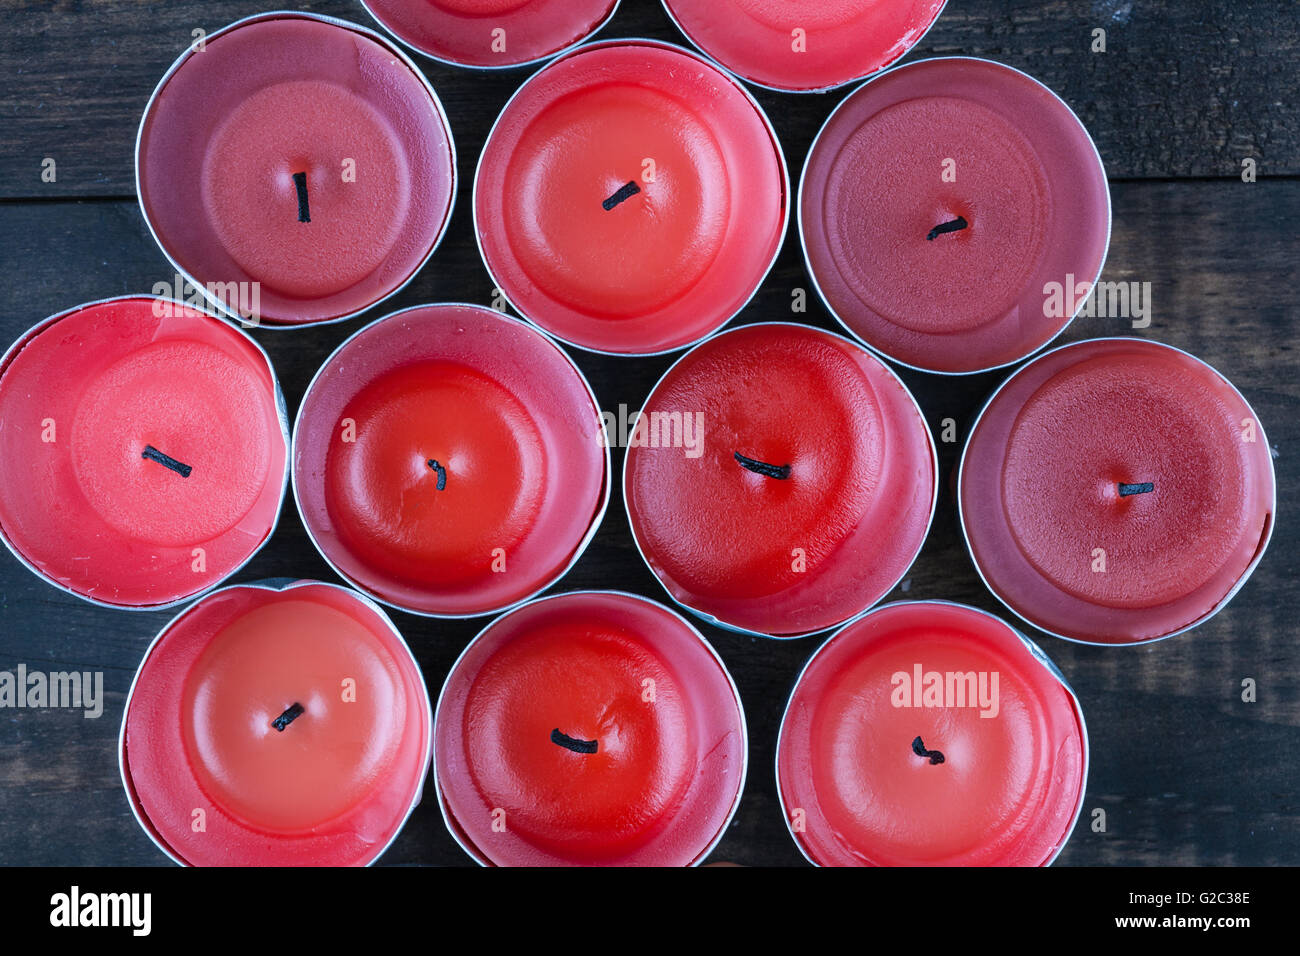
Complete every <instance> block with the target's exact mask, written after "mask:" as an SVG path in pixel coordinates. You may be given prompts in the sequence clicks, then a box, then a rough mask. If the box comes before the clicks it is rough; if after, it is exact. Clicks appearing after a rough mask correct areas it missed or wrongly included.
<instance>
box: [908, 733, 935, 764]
mask: <svg viewBox="0 0 1300 956" xmlns="http://www.w3.org/2000/svg"><path fill="white" fill-rule="evenodd" d="M912 753H914V754H916V755H917V756H918V757H929V758H930V763H932V764H934V763H943V754H942V753H941V752H940V751H938V750H926V749H925V744H923V743H921V738H920V737H917V738H916V739H915V740H913V741H912Z"/></svg>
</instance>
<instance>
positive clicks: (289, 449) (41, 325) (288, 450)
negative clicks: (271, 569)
mask: <svg viewBox="0 0 1300 956" xmlns="http://www.w3.org/2000/svg"><path fill="white" fill-rule="evenodd" d="M133 299H145V300H158V301H162V302H167V303H169V304H170V306H171V307H172V308H173V309H188V310H190V311H192V312H198V313H201V314H202V315H205V316H207V317H208V318H209V319H211V320H212V321H214V322H220V323H221V324H222V325H224V326H226V327H228V328H230V329H231V330H232V331H234V332H235V333H236V334H237V335H240V336H242V337H243V338H244V339H245V340H246V341H247V342H248V344H250V345H252V347H253V348H254V349H256V350H257V354H258V355H260V356H261V357H262V361H263V362H264V363H265V364H266V371H267V374H268V375H269V376H270V378H271V390H272V395H273V396H274V398H275V417H276V420H277V421H278V422H279V423H280V438H281V440H282V441H283V442H284V474H283V475H281V476H280V497H279V498H278V499H277V501H276V505H275V514H274V515H272V516H271V525H270V527H269V528H268V529H267V532H266V537H264V538H263V539H262V540H261V541H260V542H258V544H257V546H256V547H255V548H253V550H252V551H250V552H249V553H248V557H246V558H244V560H243V561H241V562H240V563H239V564H238V565H236V566H235V567H233V568H231V569H230V571H229V572H227V573H226V574H225V575H223V576H222V577H220V578H218V579H217V580H216V581H213V582H212V583H211V584H209V585H208V586H207V587H205V588H203V589H201V590H198V591H194V592H193V593H191V594H186V595H183V596H181V597H178V598H174V599H173V600H170V601H165V602H163V603H161V604H114V603H112V602H110V601H105V600H103V599H102V598H97V597H93V596H91V595H89V594H82V593H81V592H80V591H76V590H74V589H72V588H71V587H68V585H66V584H64V583H63V582H61V581H56V580H55V579H54V578H52V577H50V576H49V575H47V574H46V573H45V572H44V571H42V570H40V569H39V568H37V567H36V566H35V565H34V564H32V562H31V561H29V560H27V557H26V556H25V555H24V554H22V552H20V551H19V550H18V548H17V546H16V545H15V544H14V543H13V542H12V541H10V540H9V535H8V533H7V532H6V531H5V529H4V526H3V525H0V542H3V543H4V546H5V548H7V549H8V551H9V553H10V554H12V555H13V556H14V557H15V558H17V559H18V561H19V562H20V563H21V564H22V565H23V567H25V568H27V570H29V571H31V572H32V573H33V574H34V575H36V576H37V577H38V578H40V579H41V580H42V581H44V582H45V583H46V584H49V585H52V586H53V587H56V588H58V589H59V590H60V591H65V592H67V593H68V594H71V595H73V596H74V597H79V598H81V599H82V600H83V601H88V602H89V603H91V604H95V605H98V606H99V607H107V608H112V609H113V610H116V611H164V610H166V609H168V608H173V607H176V606H177V605H180V604H185V603H186V602H188V601H194V600H198V599H199V598H202V597H205V596H206V595H208V594H211V593H212V592H213V591H215V590H217V589H218V588H221V587H222V586H223V585H225V582H227V581H229V580H230V579H231V578H232V577H234V576H235V575H236V574H238V573H239V572H240V571H242V570H243V569H244V568H245V567H246V566H247V565H248V562H250V561H252V560H253V558H255V557H257V555H258V553H259V552H260V551H261V550H262V549H263V548H265V547H266V545H267V543H268V542H269V541H270V540H271V538H272V536H273V535H274V534H275V529H276V528H278V527H279V526H280V515H281V514H282V513H283V512H284V498H285V493H286V492H287V490H288V488H289V473H290V466H291V464H292V460H293V444H292V442H291V440H290V436H289V412H288V409H287V407H286V406H285V401H284V392H283V391H281V389H280V379H279V378H278V377H277V376H276V374H275V366H274V365H272V364H271V356H269V355H268V354H267V353H266V349H264V348H262V346H261V344H260V343H259V342H258V341H257V339H255V338H253V337H252V336H251V335H249V334H248V332H247V331H246V330H244V329H242V328H240V327H239V326H238V325H237V324H236V323H234V322H232V321H230V319H229V318H228V317H226V316H224V315H218V314H216V313H214V312H213V311H212V310H211V309H206V308H198V307H195V306H192V305H187V304H186V303H184V302H178V301H177V300H176V299H173V298H171V297H170V296H163V295H153V294H148V293H139V294H135V295H131V294H127V295H115V296H110V297H109V298H107V299H96V300H94V301H93V302H83V303H81V304H80V305H74V306H73V307H72V308H70V309H64V310H63V311H62V312H56V313H55V314H54V315H51V316H47V317H46V318H44V319H42V320H41V321H39V322H37V323H36V324H35V325H33V326H32V327H31V328H30V329H28V330H27V331H26V332H24V333H23V334H22V335H20V336H18V338H17V339H16V340H15V341H14V342H13V344H12V345H10V346H9V348H7V349H6V350H5V352H4V354H3V355H0V376H3V375H4V373H5V370H6V369H7V368H8V367H9V364H10V362H12V361H13V359H14V357H15V356H16V355H17V354H18V353H19V352H20V351H22V350H23V349H24V348H26V347H27V345H28V343H30V342H31V341H32V340H33V339H34V338H36V336H38V335H40V334H41V333H42V332H44V331H45V329H46V327H47V326H51V325H53V324H54V323H56V322H59V321H62V320H63V319H66V318H68V317H69V316H71V315H73V314H74V313H77V312H83V311H85V310H86V309H91V308H94V307H96V306H100V305H107V304H109V303H110V302H122V301H126V300H133Z"/></svg>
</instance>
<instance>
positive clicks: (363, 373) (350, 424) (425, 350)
mask: <svg viewBox="0 0 1300 956" xmlns="http://www.w3.org/2000/svg"><path fill="white" fill-rule="evenodd" d="M609 469H610V461H609V449H608V448H607V447H605V444H604V431H603V428H602V419H601V417H600V411H599V409H598V406H597V404H596V398H595V396H594V395H593V394H592V391H591V388H590V386H588V384H587V382H586V380H585V379H584V378H583V377H582V373H581V372H579V371H578V368H577V366H575V365H574V364H573V362H572V361H571V360H570V359H569V357H568V356H567V355H565V354H564V353H563V352H562V351H561V350H560V349H559V348H558V347H557V346H556V345H555V344H554V343H553V342H551V341H550V340H549V339H547V338H546V337H545V336H543V335H542V334H541V333H539V332H537V331H535V330H534V329H532V328H531V327H529V326H528V325H526V324H525V323H523V322H521V321H519V320H518V319H513V318H510V317H508V316H505V315H502V314H501V313H499V312H495V311H493V310H491V309H486V308H481V307H479V306H472V305H433V306H422V307H417V308H414V309H407V310H405V311H402V312H397V313H395V314H393V315H390V316H387V317H385V318H382V319H379V320H377V321H375V322H373V323H371V324H370V325H368V326H366V327H365V328H364V329H362V330H361V331H360V332H358V333H356V334H355V335H353V336H352V337H351V338H350V339H348V340H347V341H346V342H344V343H343V345H341V346H340V347H339V348H338V350H337V351H335V352H334V354H333V355H331V356H330V357H329V359H328V360H326V362H325V364H324V366H323V367H322V368H321V370H320V371H319V372H318V373H317V375H316V377H315V379H314V380H313V381H312V383H311V385H310V386H309V387H308V388H307V392H306V394H305V395H304V396H303V400H302V405H301V407H300V409H299V412H298V421H297V424H296V426H295V429H294V451H293V486H294V493H295V495H296V497H297V501H298V507H299V511H300V513H301V514H302V518H303V524H304V525H305V526H306V528H307V532H308V534H310V535H311V538H312V540H313V541H314V542H315V543H316V546H317V547H318V548H319V549H320V552H321V554H322V555H324V557H325V559H326V560H327V561H328V562H329V563H330V564H331V565H332V566H333V567H334V569H335V570H336V571H338V572H339V574H341V575H342V576H343V577H344V578H346V579H347V580H348V581H349V582H351V583H353V584H354V585H356V586H357V587H358V588H360V589H361V590H362V591H365V592H366V593H368V594H371V595H372V596H374V597H376V598H378V599H379V600H382V601H384V602H386V603H389V604H392V605H395V606H397V607H401V608H403V609H405V610H409V611H414V612H416V613H420V614H430V615H439V616H466V615H475V614H487V613H489V612H493V611H497V610H501V609H503V608H505V607H508V606H510V605H512V604H515V603H518V602H519V601H522V600H524V599H525V598H527V597H530V596H531V595H533V594H535V593H536V592H538V591H540V590H541V589H543V588H545V587H548V586H549V585H550V584H552V583H554V582H555V581H556V580H557V579H558V578H559V577H560V575H562V574H563V573H564V572H565V571H566V570H567V569H568V568H569V567H570V566H571V565H572V564H573V562H574V561H576V560H577V558H578V555H579V554H581V552H582V550H583V548H585V547H586V544H587V542H588V541H589V540H590V539H591V537H592V535H593V534H594V533H595V530H596V526H597V525H598V524H599V523H600V518H601V516H602V515H603V514H604V510H605V505H606V502H607V501H608V499H609Z"/></svg>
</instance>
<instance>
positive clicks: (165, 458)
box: [140, 445, 194, 478]
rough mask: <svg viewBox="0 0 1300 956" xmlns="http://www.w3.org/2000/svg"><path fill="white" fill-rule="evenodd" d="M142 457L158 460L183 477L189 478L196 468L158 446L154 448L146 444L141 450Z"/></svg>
mask: <svg viewBox="0 0 1300 956" xmlns="http://www.w3.org/2000/svg"><path fill="white" fill-rule="evenodd" d="M140 457H141V458H148V459H149V460H150V461H156V462H158V464H160V465H163V466H164V467H166V468H170V469H171V470H172V471H174V472H176V474H178V475H180V476H181V477H182V478H188V477H189V476H190V472H191V471H193V470H194V466H193V465H187V464H185V462H183V461H177V460H176V459H175V458H173V457H172V456H171V455H164V454H163V453H162V452H160V451H159V450H158V449H157V448H154V447H153V445H145V446H144V451H142V452H140Z"/></svg>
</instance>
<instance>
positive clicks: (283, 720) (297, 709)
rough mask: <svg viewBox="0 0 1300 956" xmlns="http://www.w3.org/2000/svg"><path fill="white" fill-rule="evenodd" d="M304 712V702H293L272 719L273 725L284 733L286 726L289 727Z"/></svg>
mask: <svg viewBox="0 0 1300 956" xmlns="http://www.w3.org/2000/svg"><path fill="white" fill-rule="evenodd" d="M304 713H305V711H304V710H303V706H302V704H292V705H290V706H289V707H287V708H285V711H284V713H283V714H281V715H280V716H279V717H277V718H275V720H273V721H271V726H272V727H274V728H275V729H276V730H278V731H280V733H284V728H286V727H288V726H289V725H290V724H291V723H293V722H294V721H295V720H297V719H298V718H299V717H301V716H302V715H303V714H304Z"/></svg>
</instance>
